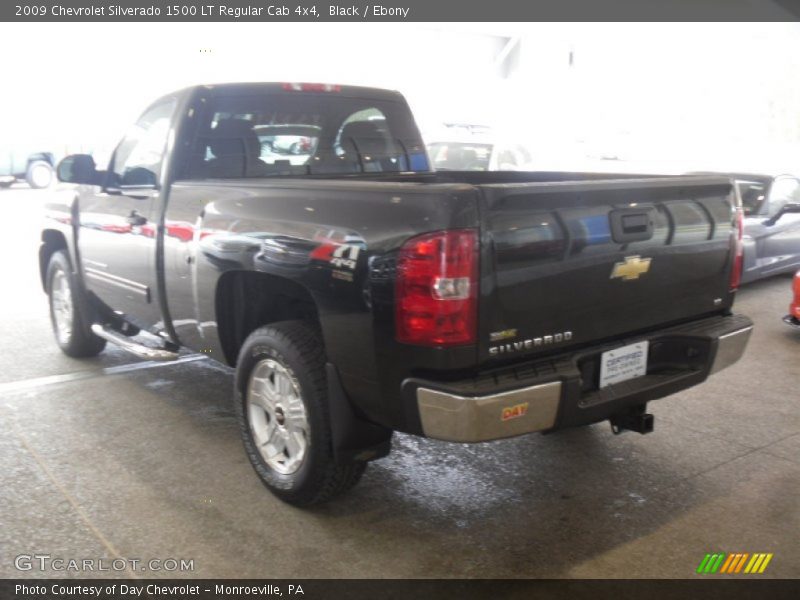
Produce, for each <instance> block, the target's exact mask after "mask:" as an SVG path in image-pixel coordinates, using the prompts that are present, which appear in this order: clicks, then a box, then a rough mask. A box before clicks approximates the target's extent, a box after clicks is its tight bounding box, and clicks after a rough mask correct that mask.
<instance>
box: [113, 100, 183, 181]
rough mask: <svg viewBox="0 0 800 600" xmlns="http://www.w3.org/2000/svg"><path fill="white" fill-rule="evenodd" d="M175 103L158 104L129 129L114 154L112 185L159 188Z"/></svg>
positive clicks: (173, 101) (168, 101) (171, 101)
mask: <svg viewBox="0 0 800 600" xmlns="http://www.w3.org/2000/svg"><path fill="white" fill-rule="evenodd" d="M175 104H176V101H175V99H170V100H167V101H165V102H160V103H158V104H156V105H155V106H153V107H151V108H149V109H148V110H147V111H145V113H144V114H143V115H142V116H141V117H140V118H139V120H138V121H136V123H134V125H133V126H132V127H131V128H130V129H129V130H128V132H127V134H126V135H125V137H124V138H123V140H122V141H121V142H120V144H119V146H117V150H116V152H114V159H113V166H112V168H111V171H112V178H113V183H115V184H116V185H118V186H121V187H124V186H155V185H157V183H158V179H159V173H160V172H161V163H162V162H163V160H164V152H165V151H166V145H167V137H168V136H169V126H170V123H171V121H172V115H173V113H174V112H175Z"/></svg>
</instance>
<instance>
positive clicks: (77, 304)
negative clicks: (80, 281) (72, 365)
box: [45, 250, 106, 358]
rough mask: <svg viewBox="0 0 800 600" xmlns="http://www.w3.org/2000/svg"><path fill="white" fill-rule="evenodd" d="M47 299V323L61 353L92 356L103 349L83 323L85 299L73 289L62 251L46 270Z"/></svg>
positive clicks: (52, 259)
mask: <svg viewBox="0 0 800 600" xmlns="http://www.w3.org/2000/svg"><path fill="white" fill-rule="evenodd" d="M45 281H46V282H47V296H48V298H49V300H50V322H51V323H52V325H53V334H54V335H55V338H56V343H57V344H58V347H59V348H61V351H62V352H64V354H66V355H67V356H72V357H73V358H86V357H89V356H96V355H97V354H99V353H100V352H102V350H103V348H105V347H106V341H105V340H104V339H102V338H99V337H97V336H96V335H95V334H93V333H92V330H91V329H89V327H90V325H89V324H87V323H85V322H84V320H83V316H82V314H83V313H85V312H88V311H87V310H85V309H87V308H88V307H87V306H86V302H87V301H86V297H85V295H84V294H83V293H82V290H81V289H80V287H79V286H78V285H77V281H76V279H75V276H74V275H73V273H72V267H71V266H70V262H69V257H67V254H66V252H65V251H63V250H59V251H57V252H54V253H53V255H52V256H51V257H50V263H49V264H48V266H47V277H46V280H45Z"/></svg>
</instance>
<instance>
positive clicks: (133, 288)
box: [83, 267, 150, 302]
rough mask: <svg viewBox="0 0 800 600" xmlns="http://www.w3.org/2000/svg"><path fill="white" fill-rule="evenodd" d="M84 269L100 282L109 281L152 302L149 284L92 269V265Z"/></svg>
mask: <svg viewBox="0 0 800 600" xmlns="http://www.w3.org/2000/svg"><path fill="white" fill-rule="evenodd" d="M83 270H84V272H85V273H86V276H87V277H89V278H90V279H94V280H95V281H99V282H100V283H107V284H110V285H113V286H116V287H120V288H123V289H125V290H127V291H129V292H135V293H137V294H139V295H141V296H142V297H143V298H145V299H146V300H147V302H150V287H149V286H146V285H144V284H142V283H138V282H136V281H131V280H130V279H125V278H124V277H118V276H117V275H112V274H111V273H106V272H105V271H98V270H97V269H92V268H91V267H84V269H83Z"/></svg>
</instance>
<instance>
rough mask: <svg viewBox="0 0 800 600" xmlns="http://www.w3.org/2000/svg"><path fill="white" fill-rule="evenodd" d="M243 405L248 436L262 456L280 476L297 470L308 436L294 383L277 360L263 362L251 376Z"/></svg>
mask: <svg viewBox="0 0 800 600" xmlns="http://www.w3.org/2000/svg"><path fill="white" fill-rule="evenodd" d="M246 402H247V420H248V421H249V423H250V433H252V435H253V440H254V442H255V444H256V447H257V448H258V451H259V452H260V453H261V457H262V458H263V459H264V461H265V462H266V463H267V465H268V466H269V467H270V468H271V469H272V470H274V471H276V472H277V473H280V474H281V475H290V474H292V473H294V472H295V471H297V470H298V469H299V468H300V466H301V465H302V464H303V459H304V458H305V456H306V451H307V450H308V444H309V435H310V432H309V425H308V418H307V417H306V407H305V404H303V399H302V397H301V396H300V385H299V384H298V382H297V380H296V379H295V378H294V376H293V375H292V374H291V373H290V372H289V370H288V369H287V368H286V367H284V366H283V365H282V364H281V363H279V362H278V361H276V360H274V359H271V358H267V359H263V360H261V361H260V362H259V363H258V364H256V366H255V367H254V368H253V371H252V373H251V375H250V381H249V382H248V385H247V397H246Z"/></svg>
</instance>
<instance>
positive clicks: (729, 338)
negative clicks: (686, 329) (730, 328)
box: [711, 325, 753, 373]
mask: <svg viewBox="0 0 800 600" xmlns="http://www.w3.org/2000/svg"><path fill="white" fill-rule="evenodd" d="M751 333H753V327H752V325H751V326H750V327H745V328H744V329H740V330H738V331H734V332H732V333H728V334H726V335H723V336H720V338H719V340H718V341H717V354H716V356H715V357H714V364H713V365H712V366H711V373H717V372H718V371H721V370H722V369H725V368H726V367H730V366H731V365H732V364H733V363H735V362H736V361H738V360H739V359H740V358H742V354H744V349H745V348H747V342H748V341H749V340H750V334H751Z"/></svg>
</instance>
